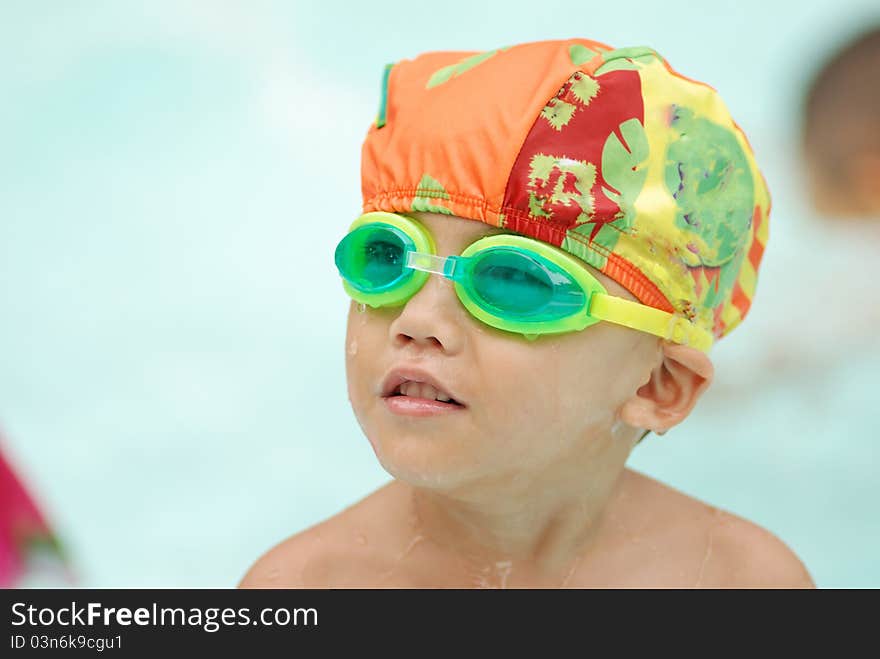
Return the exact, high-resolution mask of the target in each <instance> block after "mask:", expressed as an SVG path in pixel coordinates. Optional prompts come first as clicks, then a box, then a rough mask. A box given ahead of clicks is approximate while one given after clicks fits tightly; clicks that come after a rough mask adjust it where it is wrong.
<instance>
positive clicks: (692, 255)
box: [361, 39, 770, 338]
mask: <svg viewBox="0 0 880 659" xmlns="http://www.w3.org/2000/svg"><path fill="white" fill-rule="evenodd" d="M361 186H362V192H363V212H369V211H391V212H402V213H405V212H408V211H432V212H437V213H446V214H450V215H458V216H461V217H465V218H470V219H474V220H479V221H481V222H485V223H487V224H489V225H492V226H497V227H503V228H505V229H508V230H510V231H514V232H517V233H521V234H524V235H527V236H531V237H533V238H537V239H538V240H542V241H545V242H548V243H550V244H552V245H556V246H557V247H561V248H562V249H564V250H566V251H567V252H569V253H571V254H573V255H575V256H577V257H579V258H581V259H583V260H584V261H585V262H587V263H588V264H590V265H591V266H593V267H595V268H597V269H598V270H600V271H601V272H603V273H604V274H605V275H607V276H608V277H610V278H612V279H614V280H615V281H617V282H618V283H620V284H621V285H622V286H624V287H625V288H627V289H628V290H629V291H630V292H632V294H633V295H634V296H635V297H636V298H637V299H638V300H639V301H641V302H642V303H643V304H646V305H649V306H652V307H656V308H658V309H662V310H664V311H668V312H670V313H674V314H677V315H680V316H683V317H684V318H686V319H687V320H688V321H690V322H692V323H695V324H697V325H698V326H700V327H702V328H704V329H706V330H708V331H709V332H711V333H712V334H713V335H714V336H715V337H716V338H720V337H722V336H724V335H725V334H727V333H728V332H729V331H730V330H731V329H733V328H734V327H736V325H738V324H739V323H740V321H742V319H743V318H744V317H745V315H746V313H747V312H748V310H749V306H750V305H751V301H752V297H753V296H754V293H755V285H756V281H757V270H758V265H759V263H760V261H761V256H762V255H763V252H764V246H765V245H766V242H767V234H768V215H769V211H770V198H769V194H768V191H767V187H766V184H765V182H764V179H763V177H762V176H761V173H760V172H759V170H758V167H757V165H756V163H755V159H754V156H753V154H752V150H751V147H750V145H749V143H748V141H747V139H746V137H745V135H743V133H742V131H741V130H740V129H739V127H738V126H737V125H736V123H735V122H734V121H733V119H732V118H731V117H730V114H729V113H728V110H727V108H726V106H725V105H724V103H723V101H722V100H721V99H720V97H719V96H718V94H717V93H716V91H715V90H714V89H713V88H711V87H709V86H708V85H705V84H703V83H699V82H696V81H694V80H691V79H689V78H685V77H684V76H682V75H680V74H679V73H677V72H676V71H674V70H673V69H672V68H671V67H670V66H669V65H668V64H667V63H666V61H665V60H664V59H663V58H662V57H661V56H660V55H658V54H657V53H656V52H655V51H653V50H652V49H650V48H644V47H637V48H622V49H617V50H612V49H611V48H610V47H609V46H606V45H604V44H601V43H598V42H595V41H589V40H586V39H567V40H555V41H537V42H531V43H525V44H519V45H514V46H507V47H504V48H498V49H495V50H490V51H487V52H480V53H474V52H429V53H423V54H421V55H419V56H418V57H416V58H415V59H412V60H401V61H399V62H397V63H395V64H389V65H388V66H386V67H385V73H384V77H383V81H382V98H381V104H380V108H379V114H378V116H377V117H376V120H375V122H374V123H373V124H372V125H371V126H370V129H369V131H368V133H367V137H366V139H365V141H364V144H363V151H362V161H361Z"/></svg>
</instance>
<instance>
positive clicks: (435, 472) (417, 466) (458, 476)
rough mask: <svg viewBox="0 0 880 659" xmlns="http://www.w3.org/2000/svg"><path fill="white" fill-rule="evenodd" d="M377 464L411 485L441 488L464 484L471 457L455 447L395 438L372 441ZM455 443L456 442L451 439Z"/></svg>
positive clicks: (472, 469) (471, 466) (414, 439)
mask: <svg viewBox="0 0 880 659" xmlns="http://www.w3.org/2000/svg"><path fill="white" fill-rule="evenodd" d="M370 442H371V444H372V445H373V451H374V452H375V453H376V458H377V459H378V460H379V464H380V465H382V468H383V469H384V470H385V471H387V472H388V473H389V474H390V475H391V476H393V477H394V478H396V479H397V480H399V481H403V482H405V483H408V484H410V485H412V486H413V487H421V488H426V489H438V490H445V489H450V488H455V487H457V486H459V485H462V484H464V483H466V482H467V481H468V480H469V477H470V476H472V475H473V471H474V465H475V464H478V463H479V462H478V461H476V460H475V456H471V457H470V458H468V456H466V455H464V454H463V452H462V451H456V446H443V447H438V446H436V445H434V446H432V445H431V442H430V440H426V439H423V438H412V437H409V438H396V439H395V440H394V441H392V442H390V443H387V444H386V443H383V442H382V441H379V442H374V441H373V440H370ZM452 443H454V444H457V442H452Z"/></svg>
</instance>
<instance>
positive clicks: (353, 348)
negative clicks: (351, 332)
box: [348, 339, 358, 357]
mask: <svg viewBox="0 0 880 659" xmlns="http://www.w3.org/2000/svg"><path fill="white" fill-rule="evenodd" d="M348 354H349V355H351V356H352V357H354V356H355V355H356V354H358V342H357V340H356V339H352V341H351V343H349V344H348Z"/></svg>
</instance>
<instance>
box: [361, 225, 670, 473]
mask: <svg viewBox="0 0 880 659" xmlns="http://www.w3.org/2000/svg"><path fill="white" fill-rule="evenodd" d="M410 215H413V216H414V217H416V218H417V219H419V220H420V221H421V222H422V223H423V224H424V225H425V226H426V227H427V228H428V230H429V231H430V232H431V233H432V235H433V236H434V240H435V242H436V244H437V253H438V254H440V255H441V256H448V255H450V254H460V253H461V252H462V251H463V250H464V248H465V247H467V246H468V245H469V244H470V243H472V242H474V241H475V240H477V239H478V238H481V237H483V236H486V235H490V234H496V233H508V232H506V231H504V230H502V229H499V228H496V227H491V226H489V225H486V224H484V223H482V222H478V221H474V220H469V219H463V218H459V217H453V216H448V215H440V214H436V213H410ZM585 267H588V268H589V266H585ZM589 270H590V272H591V273H592V274H593V275H594V276H596V277H597V278H598V279H599V281H601V282H602V284H603V285H604V286H605V288H606V289H607V290H608V292H609V293H610V294H611V295H616V296H619V297H624V298H627V299H630V300H634V299H635V298H634V297H633V296H632V295H631V294H630V293H629V292H628V291H626V289H624V288H623V287H622V286H620V285H619V284H617V283H616V282H614V281H613V280H611V279H609V278H608V277H605V276H604V275H602V274H601V273H599V272H598V271H597V270H595V269H593V268H589ZM658 350H659V348H658V339H657V338H656V337H653V336H651V335H648V334H645V333H642V332H637V331H635V330H630V329H627V328H625V327H622V326H618V325H614V324H611V323H604V322H600V323H597V324H595V325H593V326H591V327H588V328H587V329H585V330H583V331H581V332H571V333H567V334H557V335H546V336H541V337H539V338H538V339H537V340H535V341H528V340H527V339H525V338H524V337H523V336H521V335H519V334H511V333H508V332H504V331H502V330H497V329H495V328H492V327H489V326H487V325H485V324H483V323H482V322H480V321H479V320H477V319H476V318H474V317H472V316H471V315H470V314H469V313H468V312H467V310H466V309H465V308H464V306H463V305H462V304H461V302H460V301H459V299H458V297H457V296H456V294H455V289H454V287H453V283H452V282H451V281H449V280H447V279H445V278H442V277H439V276H437V275H431V276H430V277H429V278H428V281H427V282H426V283H425V285H424V286H423V287H422V288H421V289H420V290H419V291H418V292H417V293H416V294H415V295H414V296H413V297H412V298H411V299H410V300H409V301H408V302H407V303H406V304H405V305H404V306H402V307H396V308H380V309H373V308H370V307H366V310H365V311H363V312H362V311H359V310H358V304H357V303H356V302H353V301H352V303H351V305H350V308H349V315H348V330H347V337H346V374H347V378H348V395H349V399H350V401H351V404H352V407H353V409H354V413H355V416H356V417H357V420H358V423H359V424H360V426H361V428H362V429H363V431H364V433H365V434H366V436H367V438H368V439H369V441H370V443H371V444H372V447H373V450H374V451H375V452H376V456H377V457H378V459H379V461H380V462H381V464H382V466H383V467H384V468H385V469H386V470H387V471H388V472H389V473H390V474H391V475H392V476H394V477H396V478H399V479H401V480H403V481H407V482H410V483H412V484H413V485H416V486H422V487H435V488H440V489H446V488H452V487H457V486H464V485H468V484H478V483H480V482H484V483H491V482H493V481H494V480H495V479H497V478H499V477H505V478H506V477H517V476H520V477H521V478H526V479H528V478H529V476H530V475H534V476H537V475H538V473H539V472H540V473H544V475H551V476H552V475H553V474H554V473H555V472H556V471H558V470H564V469H566V467H568V468H571V466H572V465H573V464H578V463H582V460H583V459H589V458H590V456H591V455H593V454H595V453H597V452H601V451H603V450H605V449H607V447H608V444H609V443H611V442H615V441H625V440H624V439H621V438H620V437H619V435H618V433H617V432H615V431H613V430H612V429H613V427H614V426H615V421H616V420H617V414H616V412H617V410H618V409H619V407H620V406H621V405H622V404H623V402H624V401H626V400H627V399H628V398H630V397H631V396H632V395H633V394H634V393H635V392H636V391H637V390H638V388H639V387H640V386H641V385H642V384H644V383H645V382H647V380H648V378H649V375H650V372H651V368H652V366H653V365H654V363H655V362H656V357H657V355H658V354H659V353H658ZM407 366H414V367H417V368H419V369H422V370H424V371H427V372H429V373H430V374H431V375H432V376H433V377H434V378H435V379H437V380H439V382H441V383H444V384H445V385H446V387H447V389H448V390H449V392H450V393H452V394H453V395H454V397H455V398H456V400H458V401H459V402H461V403H462V404H463V406H462V407H460V408H454V409H451V410H450V411H446V412H441V413H436V414H430V415H428V416H412V415H404V414H400V413H397V412H395V411H394V406H393V405H389V404H388V401H387V400H386V399H385V398H384V397H383V395H382V393H383V392H382V386H383V381H384V380H385V378H386V376H387V375H388V374H389V372H390V371H391V370H392V369H395V368H397V367H407ZM632 434H633V435H635V431H633V432H632ZM628 436H629V435H627V437H628ZM615 437H617V439H615ZM626 441H629V440H628V439H627V440H626Z"/></svg>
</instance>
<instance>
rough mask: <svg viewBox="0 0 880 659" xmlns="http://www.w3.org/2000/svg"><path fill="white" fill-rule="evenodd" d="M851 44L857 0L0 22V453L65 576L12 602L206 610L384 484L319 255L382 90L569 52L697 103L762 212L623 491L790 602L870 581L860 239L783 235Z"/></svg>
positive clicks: (247, 11)
mask: <svg viewBox="0 0 880 659" xmlns="http://www.w3.org/2000/svg"><path fill="white" fill-rule="evenodd" d="M872 22H873V23H874V24H877V23H880V9H878V7H877V2H876V0H864V1H858V0H845V1H841V0H814V1H813V2H810V3H803V2H799V1H795V0H790V1H779V2H774V1H773V0H769V1H768V0H760V1H758V0H739V1H737V2H722V1H720V0H719V1H716V2H712V3H702V4H700V3H696V4H695V3H693V2H690V1H689V0H666V1H665V2H662V3H660V2H628V3H622V4H621V3H617V4H614V3H607V2H606V3H574V4H573V3H571V2H561V1H558V0H544V1H543V2H541V3H537V4H536V3H534V2H531V3H525V2H512V1H511V0H504V1H494V2H473V0H467V1H461V0H447V1H445V2H443V3H440V4H436V3H435V4H422V5H414V4H412V3H404V2H398V1H396V0H388V1H386V2H383V3H378V4H377V3H363V4H361V5H358V4H357V3H351V2H333V1H325V2H320V3H318V2H315V3H305V2H259V1H254V0H251V1H249V2H207V1H204V2H195V1H190V2H186V1H180V0H152V1H151V2H149V3H144V2H124V1H117V2H73V1H70V2H49V1H46V2H23V1H22V2H15V1H7V2H3V4H2V6H0V61H2V62H3V64H2V66H0V89H2V92H0V94H2V103H0V432H2V437H0V450H2V453H3V454H4V455H5V456H6V459H7V460H8V462H9V465H10V466H11V468H12V470H13V471H14V472H16V473H17V474H18V475H19V477H20V479H21V484H22V485H23V487H24V489H26V490H28V491H30V494H31V495H32V497H33V502H35V510H34V511H33V515H32V517H34V518H35V519H36V518H38V517H39V515H38V513H39V512H40V511H41V512H42V515H43V516H44V518H45V519H44V520H43V522H44V524H43V526H40V524H39V523H36V527H38V528H42V529H43V535H44V536H49V537H50V538H54V540H53V541H51V542H49V543H48V544H47V545H45V546H49V547H54V548H55V553H56V555H57V553H58V552H60V553H61V555H62V556H63V558H64V563H63V565H64V566H66V567H63V568H49V569H38V568H39V565H37V566H36V567H34V565H35V564H33V563H30V564H28V565H29V566H30V567H28V569H25V570H24V571H23V576H21V577H20V578H19V579H18V581H17V583H18V584H19V585H25V586H27V585H36V586H39V585H63V584H65V583H70V584H73V585H80V586H97V587H122V586H132V587H138V586H147V587H163V586H167V587H176V586H182V587H183V586H186V587H202V586H217V587H224V586H233V585H235V584H236V583H237V582H238V580H239V579H240V578H241V576H242V575H243V574H244V572H245V571H246V569H247V568H248V567H249V566H250V564H251V563H252V562H253V561H254V560H255V559H256V558H257V556H258V555H259V554H261V553H262V552H264V551H265V550H267V549H268V548H269V547H270V546H272V545H274V544H275V543H277V542H279V541H280V540H281V539H283V538H285V537H287V536H289V535H291V534H293V533H295V532H298V531H300V530H302V529H304V528H306V527H308V526H311V525H312V524H314V523H317V522H318V521H320V520H322V519H325V518H326V517H328V516H330V515H333V514H335V513H337V512H339V511H340V510H341V509H342V508H344V507H347V506H348V505H350V504H352V503H354V502H355V501H357V500H359V499H360V498H362V497H363V496H366V495H367V494H368V493H369V492H371V491H373V490H374V489H376V488H378V487H379V486H381V485H382V484H383V483H385V482H386V481H387V480H388V479H389V476H388V475H387V474H386V473H385V472H384V471H383V470H382V469H381V467H380V466H379V465H378V463H377V461H376V460H375V457H374V455H373V453H372V450H371V448H370V446H369V443H368V442H367V441H366V439H365V438H364V437H363V435H362V433H361V431H360V428H359V427H358V425H357V422H356V420H355V418H354V415H353V413H352V411H351V408H350V406H349V403H348V400H347V395H346V384H345V372H344V353H343V350H344V334H345V317H346V312H347V308H348V299H347V298H346V296H345V295H344V293H343V291H342V288H341V286H340V284H339V281H338V279H337V275H336V272H335V269H334V267H333V264H332V260H331V259H332V251H333V248H334V246H335V243H336V241H337V240H338V239H339V238H340V237H341V236H342V235H343V233H344V231H345V229H346V228H347V226H348V224H349V223H350V221H351V220H352V219H353V218H354V217H355V216H356V215H357V214H358V212H359V210H360V203H361V197H360V180H359V175H360V169H359V168H360V163H359V158H360V144H361V140H362V139H363V137H364V135H365V134H366V131H367V128H368V127H369V125H370V123H371V122H372V121H373V119H374V118H375V115H376V112H377V110H378V103H379V89H380V78H381V73H382V69H383V66H384V65H385V64H386V63H389V62H393V61H396V60H399V59H403V58H410V57H414V56H416V55H417V54H419V53H420V52H423V51H426V50H488V49H491V48H495V47H498V46H503V45H508V44H513V43H518V42H523V41H535V40H541V39H557V38H559V39H561V38H570V37H587V38H594V39H597V40H600V41H603V42H605V43H608V44H611V45H613V46H617V47H622V46H632V45H649V46H652V47H654V48H656V49H657V50H658V51H659V52H660V53H662V54H663V55H664V56H665V57H666V58H667V60H668V61H669V62H670V63H671V64H672V66H674V67H675V68H676V69H677V70H679V71H681V72H682V73H684V74H685V75H687V76H690V77H693V78H696V79H698V80H704V81H707V82H709V83H710V84H712V85H713V86H714V87H715V88H716V89H718V90H719V92H720V93H721V95H722V97H723V98H724V99H725V100H726V102H727V104H728V106H729V107H730V109H731V112H732V114H733V116H734V118H736V120H737V122H738V123H739V124H740V125H741V126H742V127H743V129H744V131H745V132H746V134H747V135H748V136H749V138H750V140H751V143H752V145H753V146H754V149H755V151H756V153H757V156H758V162H759V164H760V165H761V166H762V169H763V171H764V173H765V175H766V177H767V180H768V183H769V186H770V189H771V192H772V194H773V202H774V205H773V213H772V215H771V224H770V241H769V245H768V250H767V252H766V254H765V258H764V264H763V268H762V271H761V276H760V280H759V285H758V291H757V297H756V300H755V304H754V306H753V308H752V310H751V312H750V315H749V318H748V319H747V320H746V322H745V323H744V324H743V325H742V326H741V327H740V328H738V329H737V330H736V331H735V332H734V333H733V334H731V335H730V336H729V337H727V338H726V339H724V340H723V341H721V342H720V343H719V344H718V345H717V347H716V348H715V349H714V350H713V359H714V361H715V364H716V382H715V384H714V385H713V387H712V388H711V389H710V390H709V391H708V392H707V394H706V395H705V397H704V399H703V400H702V401H701V403H700V405H698V407H697V408H696V410H695V411H694V413H693V414H692V415H691V417H690V418H689V419H688V420H687V421H686V422H685V423H684V424H683V425H682V426H680V427H678V428H675V429H674V430H672V431H671V432H669V433H668V434H667V435H665V436H663V437H656V436H653V435H651V436H649V437H648V438H647V439H646V440H645V442H643V443H642V444H641V445H640V446H639V447H638V448H637V449H636V451H635V453H634V454H633V457H632V459H631V463H630V464H631V466H632V467H633V468H635V469H638V470H640V471H643V472H646V473H648V474H650V475H652V476H654V477H655V478H658V479H660V480H662V481H664V482H666V483H668V484H670V485H672V486H673V487H676V488H678V489H680V490H682V491H684V492H686V493H688V494H691V495H693V496H696V497H698V498H700V499H702V500H704V501H707V502H709V503H712V504H714V505H716V506H720V507H722V508H725V509H727V510H729V511H731V512H734V513H736V514H738V515H741V516H743V517H745V518H747V519H749V520H752V521H754V522H756V523H758V524H760V525H762V526H764V527H765V528H767V529H769V530H771V531H772V532H773V533H775V534H776V535H778V536H779V537H780V538H781V539H783V540H784V541H785V542H786V543H787V544H788V545H789V546H790V547H791V548H792V549H793V550H794V551H795V552H796V553H797V554H798V555H799V556H800V557H801V559H802V560H803V561H804V563H805V564H806V566H807V568H808V569H809V570H810V572H811V574H812V576H813V578H814V579H815V581H816V583H817V585H819V586H820V587H822V586H824V587H835V586H843V587H859V586H874V587H877V586H880V562H878V560H877V557H878V556H880V515H878V514H877V512H876V504H877V503H878V501H880V482H878V478H877V467H878V460H877V457H878V448H877V445H878V440H877V438H876V436H875V422H874V417H873V413H874V411H876V409H877V406H878V403H880V397H878V394H877V392H876V382H877V376H878V374H880V350H878V347H877V342H878V339H877V330H876V327H877V323H876V322H875V321H878V320H880V315H878V308H880V303H878V294H877V293H876V291H875V290H873V289H872V287H871V284H873V281H872V278H873V277H876V276H877V275H878V274H880V267H878V266H877V265H876V264H875V262H877V261H880V259H878V250H880V239H878V233H877V229H876V225H877V224H878V222H871V221H865V220H864V219H862V220H853V219H848V218H838V217H826V216H822V215H821V214H820V213H819V212H818V211H816V210H814V209H813V208H812V206H811V205H810V202H809V198H808V196H807V194H806V179H805V176H806V174H805V168H804V166H803V165H804V162H803V161H804V157H803V156H802V155H801V152H800V147H799V144H800V132H799V131H800V125H801V113H802V106H803V98H804V96H805V94H806V89H807V87H808V85H809V84H810V80H811V79H812V77H813V76H814V75H815V74H816V72H817V70H818V68H819V67H820V66H821V65H822V63H823V61H824V60H825V59H826V58H828V57H830V56H831V55H833V53H834V52H835V51H836V49H838V48H839V47H840V46H841V45H842V44H843V43H845V42H846V41H847V40H848V39H850V38H853V37H854V36H856V35H858V34H859V33H860V31H862V30H863V29H864V28H865V27H866V26H867V25H869V24H871V23H872ZM878 70H880V68H878V69H874V71H875V72H876V71H878ZM875 75H876V74H875ZM877 84H878V86H880V80H878V81H877ZM877 217H880V213H875V214H874V219H876V218H877ZM872 269H873V270H872ZM4 491H5V492H8V491H9V490H3V489H0V492H4ZM11 500H12V499H9V498H8V499H7V502H6V503H7V508H8V506H9V505H11V504H9V503H8V502H9V501H11ZM7 513H8V510H7ZM4 516H5V517H9V515H8V514H4ZM45 527H50V531H46V528H45ZM7 541H8V538H7ZM10 546H11V545H10ZM7 551H13V550H12V549H7ZM51 553H52V552H50V554H51ZM9 569H11V568H9Z"/></svg>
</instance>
